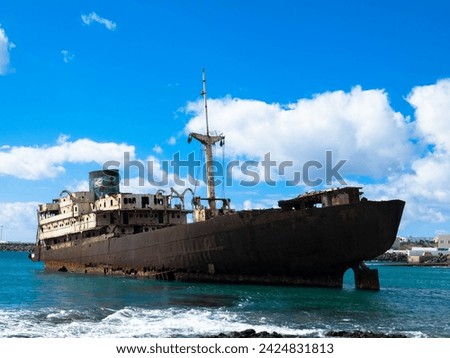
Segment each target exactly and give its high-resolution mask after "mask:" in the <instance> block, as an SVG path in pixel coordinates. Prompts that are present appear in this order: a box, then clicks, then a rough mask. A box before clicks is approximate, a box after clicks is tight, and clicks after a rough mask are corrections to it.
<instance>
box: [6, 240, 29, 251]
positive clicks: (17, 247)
mask: <svg viewBox="0 0 450 358" xmlns="http://www.w3.org/2000/svg"><path fill="white" fill-rule="evenodd" d="M33 248H34V243H25V242H2V243H0V251H21V252H28V251H30V250H32V249H33Z"/></svg>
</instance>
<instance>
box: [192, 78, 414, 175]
mask: <svg viewBox="0 0 450 358" xmlns="http://www.w3.org/2000/svg"><path fill="white" fill-rule="evenodd" d="M208 106H209V109H210V128H216V129H218V132H219V133H222V132H223V133H224V134H225V136H226V143H227V150H228V155H229V156H231V157H233V158H236V157H238V156H242V157H246V158H251V159H257V160H261V159H263V157H264V154H265V153H267V152H270V154H271V159H273V160H276V161H278V162H280V161H284V160H291V161H293V162H294V166H296V169H297V170H298V169H299V167H302V166H303V164H304V163H305V162H306V161H308V160H318V161H320V162H321V163H324V158H325V152H326V151H327V150H331V151H332V152H333V158H334V160H336V161H338V160H341V159H346V160H347V163H346V164H345V166H344V167H343V173H345V172H346V173H350V172H351V173H352V174H356V175H370V176H374V177H382V176H384V175H385V173H386V172H390V171H395V170H398V169H399V168H402V167H403V166H404V163H405V162H406V161H407V158H408V157H409V156H410V155H411V151H412V145H411V144H410V142H409V124H408V120H407V118H405V117H404V116H403V115H402V114H401V113H398V112H395V111H394V110H393V109H392V108H391V107H390V104H389V101H388V98H387V94H386V93H385V92H384V91H383V90H362V89H361V88H360V87H355V88H353V89H352V90H351V92H350V93H345V92H343V91H335V92H327V93H322V94H318V95H316V96H315V97H314V98H312V99H300V100H298V101H297V102H296V103H293V104H290V105H288V106H285V105H282V104H278V103H265V102H262V101H257V100H245V99H234V98H230V97H227V98H222V99H213V100H210V101H209V104H208ZM187 110H188V111H189V112H193V113H194V118H192V119H191V120H190V121H189V123H188V124H187V126H186V128H185V130H186V132H191V131H194V132H198V131H200V132H204V131H205V120H204V116H203V106H202V102H201V101H198V102H193V103H189V104H188V108H187Z"/></svg>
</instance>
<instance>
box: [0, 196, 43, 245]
mask: <svg viewBox="0 0 450 358" xmlns="http://www.w3.org/2000/svg"><path fill="white" fill-rule="evenodd" d="M37 207H38V203H37V202H13V203H2V202H0V218H1V219H0V225H2V226H3V230H2V231H3V233H2V236H3V240H4V241H21V242H34V241H35V240H36V227H37V218H36V210H37Z"/></svg>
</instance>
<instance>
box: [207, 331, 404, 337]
mask: <svg viewBox="0 0 450 358" xmlns="http://www.w3.org/2000/svg"><path fill="white" fill-rule="evenodd" d="M325 337H333V338H407V336H405V335H403V334H398V333H377V332H370V331H358V330H357V331H329V332H327V333H325ZM201 338H305V337H303V336H295V335H285V334H280V333H277V332H271V333H270V332H266V331H262V332H256V331H255V330H254V329H246V330H244V331H240V332H228V333H220V334H218V335H213V336H205V337H201ZM311 338H314V337H311Z"/></svg>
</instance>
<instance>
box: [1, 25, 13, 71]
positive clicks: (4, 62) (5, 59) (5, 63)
mask: <svg viewBox="0 0 450 358" xmlns="http://www.w3.org/2000/svg"><path fill="white" fill-rule="evenodd" d="M14 47H15V45H14V44H13V43H12V42H10V41H9V39H8V37H7V36H6V32H5V30H3V29H2V28H1V27H0V76H1V75H5V74H6V73H8V70H9V61H10V58H9V51H10V50H11V49H12V48H14Z"/></svg>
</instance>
